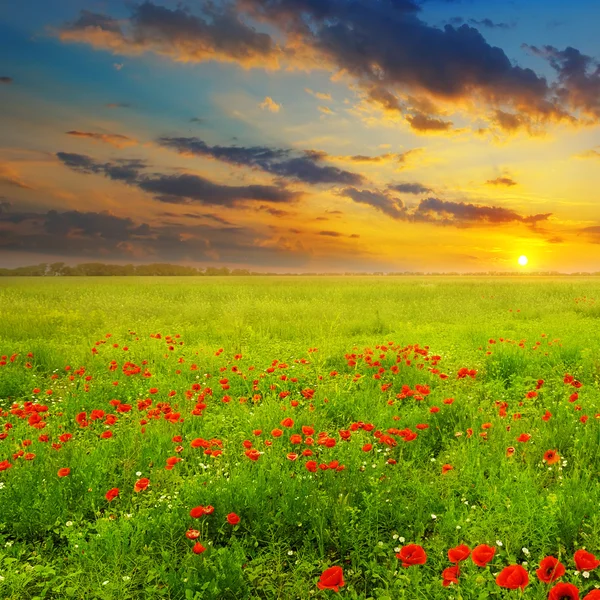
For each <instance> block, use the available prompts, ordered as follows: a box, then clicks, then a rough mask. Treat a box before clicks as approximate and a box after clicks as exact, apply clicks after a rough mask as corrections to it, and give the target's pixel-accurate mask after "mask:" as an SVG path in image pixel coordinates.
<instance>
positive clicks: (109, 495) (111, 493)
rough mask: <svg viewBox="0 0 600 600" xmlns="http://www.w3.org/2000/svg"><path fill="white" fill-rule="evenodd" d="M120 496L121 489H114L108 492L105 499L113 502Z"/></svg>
mask: <svg viewBox="0 0 600 600" xmlns="http://www.w3.org/2000/svg"><path fill="white" fill-rule="evenodd" d="M118 495H119V488H112V489H110V490H108V492H106V494H105V495H104V497H105V498H106V499H107V500H108V501H109V502H111V501H112V500H114V499H115V498H116V497H117V496H118Z"/></svg>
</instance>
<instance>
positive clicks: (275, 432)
mask: <svg viewBox="0 0 600 600" xmlns="http://www.w3.org/2000/svg"><path fill="white" fill-rule="evenodd" d="M271 435H272V436H273V437H281V436H282V435H283V431H282V430H281V429H273V431H271Z"/></svg>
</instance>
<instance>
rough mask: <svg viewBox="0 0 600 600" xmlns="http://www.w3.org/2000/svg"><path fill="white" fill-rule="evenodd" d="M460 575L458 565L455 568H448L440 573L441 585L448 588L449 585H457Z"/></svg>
mask: <svg viewBox="0 0 600 600" xmlns="http://www.w3.org/2000/svg"><path fill="white" fill-rule="evenodd" d="M459 575H460V569H459V567H458V565H456V566H455V567H448V568H447V569H444V570H443V571H442V578H443V581H442V585H443V586H444V587H448V586H449V585H450V584H451V583H458V576H459Z"/></svg>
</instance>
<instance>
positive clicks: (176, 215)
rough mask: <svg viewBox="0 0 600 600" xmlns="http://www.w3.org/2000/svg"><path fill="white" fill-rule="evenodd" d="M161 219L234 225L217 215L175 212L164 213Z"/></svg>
mask: <svg viewBox="0 0 600 600" xmlns="http://www.w3.org/2000/svg"><path fill="white" fill-rule="evenodd" d="M159 217H166V218H170V219H180V218H182V217H184V218H186V219H194V220H206V219H208V220H209V221H214V222H215V223H219V224H221V225H233V223H231V222H230V221H228V220H227V219H225V218H223V217H221V216H220V215H217V214H215V213H173V212H163V213H160V215H159Z"/></svg>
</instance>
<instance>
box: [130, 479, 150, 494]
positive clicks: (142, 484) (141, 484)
mask: <svg viewBox="0 0 600 600" xmlns="http://www.w3.org/2000/svg"><path fill="white" fill-rule="evenodd" d="M149 485H150V480H149V479H148V478H147V477H142V478H141V479H138V480H137V481H136V482H135V485H134V486H133V491H134V492H143V491H144V490H145V489H146V488H147V487H148V486H149Z"/></svg>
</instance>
